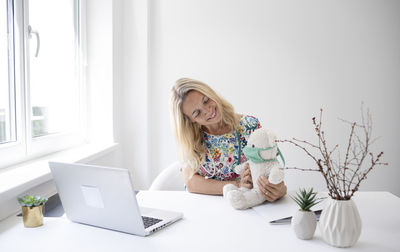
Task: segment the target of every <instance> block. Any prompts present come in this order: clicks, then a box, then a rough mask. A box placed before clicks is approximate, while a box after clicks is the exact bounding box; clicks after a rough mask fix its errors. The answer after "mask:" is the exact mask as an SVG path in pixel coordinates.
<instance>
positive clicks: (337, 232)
mask: <svg viewBox="0 0 400 252" xmlns="http://www.w3.org/2000/svg"><path fill="white" fill-rule="evenodd" d="M319 228H320V230H321V234H322V238H323V239H324V241H325V242H326V243H328V244H330V245H332V246H335V247H351V246H353V245H354V244H355V243H356V242H357V240H358V238H359V237H360V234H361V218H360V215H359V213H358V209H357V206H356V204H355V203H354V201H353V200H351V199H350V200H334V199H331V198H328V199H327V202H326V204H325V207H324V209H323V211H322V213H321V217H320V219H319Z"/></svg>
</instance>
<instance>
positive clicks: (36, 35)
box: [28, 25, 40, 58]
mask: <svg viewBox="0 0 400 252" xmlns="http://www.w3.org/2000/svg"><path fill="white" fill-rule="evenodd" d="M28 33H29V38H30V39H31V38H32V34H33V35H35V37H36V53H35V57H36V58H37V56H38V54H39V50H40V36H39V32H37V31H35V30H33V29H32V26H30V25H28Z"/></svg>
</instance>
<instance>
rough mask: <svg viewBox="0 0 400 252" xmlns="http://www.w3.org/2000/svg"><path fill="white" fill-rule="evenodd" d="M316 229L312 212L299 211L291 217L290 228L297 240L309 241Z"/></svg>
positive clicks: (315, 220)
mask: <svg viewBox="0 0 400 252" xmlns="http://www.w3.org/2000/svg"><path fill="white" fill-rule="evenodd" d="M316 227H317V217H316V216H315V213H314V212H313V211H303V210H301V209H299V210H298V211H296V213H295V214H294V215H293V218H292V228H293V230H294V233H295V234H296V236H297V238H299V239H302V240H309V239H311V238H313V236H314V232H315V228H316Z"/></svg>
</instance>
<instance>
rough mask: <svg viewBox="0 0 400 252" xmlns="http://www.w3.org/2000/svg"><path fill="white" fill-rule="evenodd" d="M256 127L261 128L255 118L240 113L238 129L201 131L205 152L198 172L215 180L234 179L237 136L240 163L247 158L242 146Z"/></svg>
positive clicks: (237, 158) (236, 160) (236, 158)
mask: <svg viewBox="0 0 400 252" xmlns="http://www.w3.org/2000/svg"><path fill="white" fill-rule="evenodd" d="M258 128H261V125H260V122H259V120H258V119H257V118H255V117H253V116H248V115H247V116H244V115H242V117H241V118H240V122H239V129H238V131H233V132H230V133H227V134H224V135H211V134H208V133H206V132H204V131H203V145H204V146H205V148H206V153H205V156H204V162H203V163H202V164H201V166H200V169H199V171H198V174H199V175H202V176H204V177H208V178H213V179H217V180H233V179H236V178H237V177H238V176H239V175H238V174H236V173H235V172H234V170H233V169H234V168H235V166H236V165H238V160H239V145H238V143H239V141H238V137H239V138H240V144H241V155H240V163H243V162H245V161H246V160H247V159H246V156H245V155H244V154H243V148H244V147H246V145H247V140H248V138H249V136H250V134H251V133H253V131H254V130H256V129H258Z"/></svg>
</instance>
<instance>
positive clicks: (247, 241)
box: [0, 191, 400, 252]
mask: <svg viewBox="0 0 400 252" xmlns="http://www.w3.org/2000/svg"><path fill="white" fill-rule="evenodd" d="M138 201H139V204H140V205H142V206H146V207H154V208H164V209H169V210H176V211H181V212H183V213H184V218H183V219H182V220H180V221H178V222H176V223H174V224H172V225H171V226H169V227H167V228H165V229H163V230H160V231H158V232H156V233H154V234H152V235H150V236H148V237H139V236H134V235H129V234H125V233H120V232H115V231H110V230H105V229H101V228H96V227H91V226H87V225H81V224H77V223H73V222H71V221H69V220H68V219H67V218H66V217H60V218H54V217H51V218H50V217H49V218H45V219H44V225H43V226H42V227H38V228H24V227H23V224H22V219H21V217H10V218H8V219H6V220H3V221H2V222H0V251H1V252H3V251H4V252H6V251H7V252H8V251H10V252H11V251H12V252H19V251H41V252H46V251H52V252H53V251H57V252H59V251H68V252H71V251H113V250H115V251H130V252H131V251H221V252H222V251H241V252H243V251H310V252H311V251H318V252H320V251H343V249H339V248H334V247H331V246H329V245H327V244H326V243H324V242H323V240H322V237H321V234H320V232H319V228H318V227H317V230H316V233H315V236H314V238H313V239H312V240H307V241H304V240H299V239H297V238H296V236H295V234H294V233H293V230H292V229H291V227H290V225H279V226H274V225H270V224H269V223H268V222H267V220H266V219H265V216H263V215H262V214H261V215H260V214H259V213H257V212H256V211H254V210H252V209H250V210H244V211H239V210H234V209H233V208H231V206H230V205H229V204H228V202H227V201H225V200H224V199H223V198H222V197H221V196H208V195H199V194H190V193H188V192H183V191H182V192H167V191H142V192H140V193H139V194H138ZM354 201H355V202H356V204H357V206H358V210H359V212H360V216H361V219H362V223H363V227H362V232H361V236H360V239H359V240H358V242H357V243H356V245H355V246H353V247H351V248H348V249H346V251H379V252H383V251H400V215H399V213H400V198H398V197H396V196H394V195H393V194H390V193H388V192H358V193H356V194H355V197H354ZM281 206H282V204H280V206H279V204H277V205H276V207H281ZM269 207H272V205H271V206H269Z"/></svg>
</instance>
